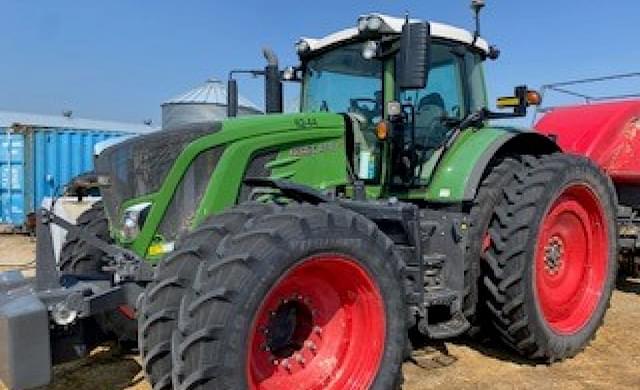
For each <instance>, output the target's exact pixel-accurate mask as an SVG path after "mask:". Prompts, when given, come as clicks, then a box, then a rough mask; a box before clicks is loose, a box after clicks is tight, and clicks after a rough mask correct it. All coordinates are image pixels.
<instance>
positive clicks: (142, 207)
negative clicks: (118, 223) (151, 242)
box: [122, 202, 151, 240]
mask: <svg viewBox="0 0 640 390" xmlns="http://www.w3.org/2000/svg"><path fill="white" fill-rule="evenodd" d="M150 209H151V203H149V202H145V203H138V204H136V205H133V206H131V207H129V208H127V209H126V210H125V211H124V214H123V216H122V235H123V236H124V237H125V238H126V239H128V240H132V239H134V238H135V237H136V236H137V235H138V234H139V233H140V229H141V228H142V226H143V225H144V221H145V220H146V219H147V215H148V214H149V210H150Z"/></svg>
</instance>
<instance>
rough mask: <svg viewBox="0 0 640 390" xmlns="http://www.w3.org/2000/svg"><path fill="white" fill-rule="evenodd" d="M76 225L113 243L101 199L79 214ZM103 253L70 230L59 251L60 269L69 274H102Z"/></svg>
mask: <svg viewBox="0 0 640 390" xmlns="http://www.w3.org/2000/svg"><path fill="white" fill-rule="evenodd" d="M76 226H78V227H79V228H81V229H82V230H84V231H85V232H88V233H91V234H94V235H96V236H97V237H98V238H100V239H101V240H103V241H106V242H108V243H113V240H112V239H111V236H110V235H109V221H108V220H107V215H106V213H105V211H104V205H103V203H102V201H98V202H96V203H94V204H93V205H91V208H89V209H88V210H87V211H85V212H83V213H82V214H80V216H79V217H78V219H77V221H76ZM103 255H104V253H103V252H102V251H101V250H100V249H97V248H94V247H92V246H91V245H88V244H87V243H86V242H84V241H81V240H80V239H79V238H78V236H77V235H76V234H73V233H72V232H70V233H69V234H68V235H67V238H66V240H65V242H64V244H63V245H62V249H61V251H60V270H61V271H62V272H68V273H71V274H82V275H93V276H95V275H102V274H103V271H102V256H103Z"/></svg>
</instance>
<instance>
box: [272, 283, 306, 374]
mask: <svg viewBox="0 0 640 390" xmlns="http://www.w3.org/2000/svg"><path fill="white" fill-rule="evenodd" d="M270 317H271V318H270V320H269V323H268V325H267V326H266V327H265V329H264V331H263V334H264V336H265V342H264V350H265V352H270V353H271V355H272V361H273V362H274V364H278V360H279V359H287V358H290V357H293V356H294V355H296V356H295V357H296V361H297V362H299V363H300V362H302V361H304V358H303V356H302V355H301V354H300V351H301V350H303V349H305V348H307V349H308V346H310V345H313V346H315V343H313V341H312V340H310V336H311V335H312V334H313V330H314V321H313V308H312V307H311V306H310V300H309V299H308V298H304V297H303V296H302V295H295V296H293V297H292V298H290V299H285V300H282V301H281V303H280V305H279V306H278V307H277V308H276V309H275V310H272V311H271V312H270Z"/></svg>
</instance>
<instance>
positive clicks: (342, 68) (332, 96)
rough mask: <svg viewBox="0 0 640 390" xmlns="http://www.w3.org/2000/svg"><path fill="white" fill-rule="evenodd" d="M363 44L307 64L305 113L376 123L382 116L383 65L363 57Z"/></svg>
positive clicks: (303, 103)
mask: <svg viewBox="0 0 640 390" xmlns="http://www.w3.org/2000/svg"><path fill="white" fill-rule="evenodd" d="M362 45H363V44H362V43H361V42H359V43H352V44H348V45H345V46H342V47H339V48H337V49H334V50H331V51H328V52H326V53H324V54H320V55H319V56H317V57H315V58H313V59H312V60H310V61H309V62H307V64H306V65H307V66H306V68H305V75H304V83H303V89H302V107H301V108H302V111H303V112H335V113H355V114H360V115H361V116H362V117H363V119H366V122H368V123H369V124H370V123H373V121H375V120H376V119H379V118H380V117H381V115H382V104H383V102H382V62H381V61H380V60H376V59H371V60H367V59H364V58H363V57H362Z"/></svg>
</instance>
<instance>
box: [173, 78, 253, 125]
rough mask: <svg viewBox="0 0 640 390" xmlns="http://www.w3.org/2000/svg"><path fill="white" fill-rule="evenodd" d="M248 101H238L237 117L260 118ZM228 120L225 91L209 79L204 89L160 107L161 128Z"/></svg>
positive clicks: (174, 99) (242, 98)
mask: <svg viewBox="0 0 640 390" xmlns="http://www.w3.org/2000/svg"><path fill="white" fill-rule="evenodd" d="M261 113H262V112H261V111H260V109H259V108H258V107H257V106H256V105H255V104H253V103H252V102H251V101H249V100H248V99H246V98H244V97H242V96H240V97H239V99H238V115H255V114H261ZM226 117H227V87H226V85H225V84H223V83H222V82H221V81H220V80H217V79H209V80H207V82H206V83H204V84H203V85H201V86H199V87H197V88H195V89H192V90H190V91H188V92H186V93H183V94H181V95H179V96H176V97H174V98H173V99H169V100H168V101H166V102H164V103H163V104H162V128H163V129H168V128H175V127H179V126H183V125H188V124H194V123H206V122H212V121H219V120H222V119H224V118H226Z"/></svg>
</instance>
